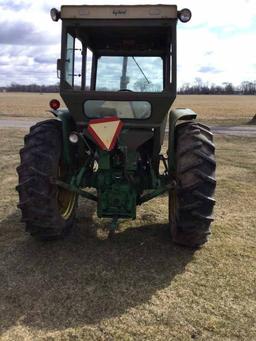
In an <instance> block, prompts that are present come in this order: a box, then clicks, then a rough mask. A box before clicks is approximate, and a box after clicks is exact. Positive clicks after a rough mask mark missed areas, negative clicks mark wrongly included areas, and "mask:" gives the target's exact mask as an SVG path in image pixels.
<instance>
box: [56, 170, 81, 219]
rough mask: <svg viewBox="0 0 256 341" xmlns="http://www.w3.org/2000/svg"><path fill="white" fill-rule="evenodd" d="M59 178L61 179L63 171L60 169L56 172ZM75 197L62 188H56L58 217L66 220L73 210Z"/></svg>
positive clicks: (72, 193)
mask: <svg viewBox="0 0 256 341" xmlns="http://www.w3.org/2000/svg"><path fill="white" fill-rule="evenodd" d="M58 174H59V178H61V179H63V177H62V174H63V171H62V169H61V168H59V170H58ZM76 198H77V195H76V193H74V192H70V191H68V190H66V189H64V188H61V187H58V192H57V203H58V208H59V212H60V215H61V217H62V218H63V219H65V220H68V219H69V218H70V217H71V215H72V213H73V211H74V208H75V205H76Z"/></svg>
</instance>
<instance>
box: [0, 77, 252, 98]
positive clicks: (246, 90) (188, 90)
mask: <svg viewBox="0 0 256 341" xmlns="http://www.w3.org/2000/svg"><path fill="white" fill-rule="evenodd" d="M136 90H138V91H152V90H148V89H144V88H143V89H142V88H141V86H139V84H136ZM0 91H1V92H3V91H6V92H39V93H49V92H59V84H58V83H57V84H53V85H39V84H18V83H12V84H11V85H9V86H5V87H0ZM153 91H157V90H156V89H154V90H153ZM178 93H179V94H184V95H234V94H239V95H256V81H253V82H249V81H244V82H242V83H241V84H240V85H238V86H235V85H233V84H232V83H230V82H224V83H222V85H215V84H211V85H209V83H204V82H203V81H202V80H201V79H200V78H196V79H195V82H194V83H193V84H191V83H185V84H183V85H182V86H181V87H180V88H179V89H178Z"/></svg>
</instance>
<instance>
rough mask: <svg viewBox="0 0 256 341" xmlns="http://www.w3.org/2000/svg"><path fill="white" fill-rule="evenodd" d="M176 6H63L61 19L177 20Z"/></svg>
mask: <svg viewBox="0 0 256 341" xmlns="http://www.w3.org/2000/svg"><path fill="white" fill-rule="evenodd" d="M177 17H178V11H177V6H176V5H118V6H115V5H98V6H94V5H92V6H89V5H81V6H77V5H76V6H73V5H64V6H61V19H64V20H65V19H112V20H113V19H119V20H120V19H177Z"/></svg>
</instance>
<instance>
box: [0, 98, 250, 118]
mask: <svg viewBox="0 0 256 341" xmlns="http://www.w3.org/2000/svg"><path fill="white" fill-rule="evenodd" d="M52 98H58V99H60V97H59V95H58V94H42V95H40V94H35V93H0V118H5V117H10V116H11V117H23V118H24V117H40V118H41V117H42V118H48V117H51V116H52V115H51V114H50V113H48V112H47V111H46V110H48V108H49V101H50V100H51V99H52ZM62 103H63V102H62ZM173 107H174V108H175V107H176V108H178V107H182V108H191V109H193V110H194V111H195V112H197V113H198V115H199V116H198V118H199V120H201V121H203V122H207V123H210V124H244V123H247V122H248V121H249V120H250V119H251V118H252V117H253V115H254V114H256V111H255V110H256V109H255V108H256V96H213V95H210V96H207V95H187V96H184V95H183V96H182V95H181V96H178V97H177V99H176V101H175V103H174V105H173Z"/></svg>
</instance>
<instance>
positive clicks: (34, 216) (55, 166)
mask: <svg viewBox="0 0 256 341" xmlns="http://www.w3.org/2000/svg"><path fill="white" fill-rule="evenodd" d="M61 156H62V122H61V121H58V120H47V121H42V122H39V123H37V124H36V125H34V126H33V127H31V129H30V133H29V134H28V135H26V136H25V138H24V148H22V149H21V150H20V160H21V162H20V165H19V166H18V167H17V172H18V177H19V184H18V186H17V187H16V189H17V191H18V193H19V205H18V207H19V208H20V209H21V212H22V221H23V222H25V224H26V231H27V232H29V233H30V234H31V235H32V236H34V237H36V238H39V239H43V240H51V239H58V238H61V237H64V236H65V235H66V234H67V233H68V232H69V231H70V230H71V228H72V226H73V223H74V218H75V209H76V204H77V195H76V194H75V193H73V192H69V191H67V190H64V189H62V188H59V187H58V186H57V185H56V184H54V181H53V180H54V179H58V178H59V179H61V180H63V181H65V177H66V170H65V167H64V164H63V162H62V160H61Z"/></svg>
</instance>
